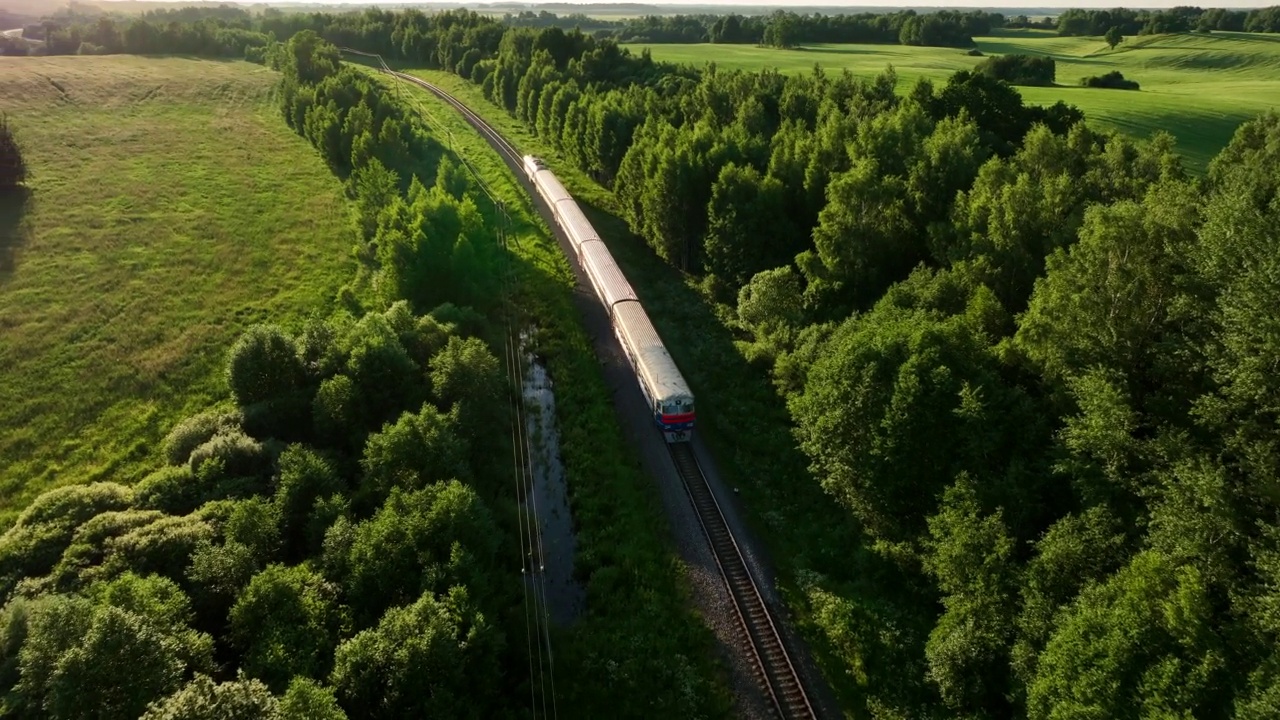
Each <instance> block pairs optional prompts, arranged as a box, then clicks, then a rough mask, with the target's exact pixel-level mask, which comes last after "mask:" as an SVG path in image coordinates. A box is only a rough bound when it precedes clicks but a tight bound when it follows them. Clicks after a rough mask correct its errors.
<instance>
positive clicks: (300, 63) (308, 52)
mask: <svg viewBox="0 0 1280 720" xmlns="http://www.w3.org/2000/svg"><path fill="white" fill-rule="evenodd" d="M341 62H342V56H341V54H339V52H338V48H336V47H334V46H333V45H331V44H329V43H328V42H325V41H324V40H322V39H321V38H320V36H319V35H317V34H316V33H315V32H314V31H312V30H303V31H302V32H300V33H298V34H296V35H294V36H293V37H291V38H289V44H288V46H287V48H286V53H285V67H284V68H283V70H284V71H285V73H286V74H287V75H291V76H293V77H294V78H297V80H298V81H299V82H301V83H305V84H307V85H315V84H317V83H319V82H320V81H321V80H324V79H325V78H327V77H329V76H330V75H333V74H335V73H337V72H338V67H339V65H340V64H341Z"/></svg>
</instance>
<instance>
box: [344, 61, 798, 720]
mask: <svg viewBox="0 0 1280 720" xmlns="http://www.w3.org/2000/svg"><path fill="white" fill-rule="evenodd" d="M344 50H345V49H344ZM359 54H362V55H364V54H367V53H359ZM373 57H377V56H373ZM378 60H379V61H381V58H378ZM382 70H383V72H385V73H387V74H390V75H392V76H394V77H396V78H398V79H401V80H404V81H406V82H409V83H412V84H414V85H417V86H419V87H421V88H423V89H425V90H427V91H429V92H431V93H433V94H434V95H436V96H437V97H439V98H440V99H441V100H443V101H445V102H446V103H448V104H449V105H451V106H452V107H453V108H454V109H456V110H457V111H458V112H459V113H461V114H462V116H463V117H464V118H465V119H466V120H467V122H468V123H469V124H470V125H471V126H472V127H474V128H475V129H476V130H477V131H478V132H479V133H480V134H481V135H482V136H483V137H484V138H485V140H486V141H487V142H488V143H489V144H490V145H492V146H493V147H494V149H495V150H497V151H498V153H499V154H500V155H502V156H503V159H504V160H506V161H507V162H508V163H509V164H510V165H511V166H512V169H513V170H515V171H516V173H517V176H519V174H520V168H521V160H522V155H521V154H520V152H519V150H517V149H516V148H515V146H514V145H512V144H511V143H509V142H507V139H506V138H504V137H502V135H501V134H500V133H498V132H497V131H496V130H494V129H493V128H492V127H491V126H490V125H489V123H488V122H486V121H485V120H484V118H482V117H480V115H479V114H477V113H475V112H474V111H472V110H471V109H470V108H469V107H467V106H466V105H465V104H464V103H463V102H461V101H460V100H458V99H457V98H455V97H453V95H451V94H449V93H448V92H446V91H445V90H443V89H441V88H440V87H438V86H436V85H434V84H432V83H430V82H428V81H426V80H423V79H422V78H418V77H414V76H412V75H407V74H405V73H400V72H395V71H394V70H391V69H390V68H388V67H387V66H386V64H385V63H383V65H382ZM668 447H669V449H670V451H671V458H672V460H673V461H674V463H675V466H676V470H677V471H678V472H679V474H680V479H681V482H682V483H683V484H684V488H685V492H687V493H688V495H689V500H690V502H692V504H693V508H694V510H695V512H696V513H697V515H698V522H699V524H700V525H701V526H702V531H703V533H704V534H705V535H706V538H707V543H708V544H709V545H710V546H711V551H712V555H713V556H714V557H715V560H716V565H717V567H719V569H720V575H721V577H723V578H724V582H725V587H726V589H728V591H729V595H730V597H731V598H732V600H733V610H734V615H735V616H736V618H737V620H738V626H739V627H740V628H741V630H742V635H743V636H744V638H745V639H746V640H747V641H748V642H747V644H746V645H747V649H748V655H749V656H750V658H751V660H752V664H753V670H754V672H755V675H756V680H757V682H759V684H760V687H761V690H762V692H763V693H764V694H765V696H766V698H767V699H768V701H769V704H770V705H771V706H772V708H773V710H774V712H775V713H776V714H777V716H778V717H779V718H783V719H784V720H793V719H799V718H816V717H817V714H816V713H815V712H814V709H813V706H812V704H811V703H810V702H809V697H808V695H807V694H806V693H805V689H804V684H803V683H802V682H801V680H800V675H799V673H797V672H796V669H795V665H794V664H793V663H792V662H791V658H790V656H789V655H788V653H787V649H786V646H785V644H784V643H783V641H782V635H781V633H779V632H778V629H777V626H776V625H775V624H774V622H773V616H772V614H771V613H770V612H769V608H768V606H767V605H765V602H764V597H763V596H762V595H761V594H760V589H759V588H758V587H757V586H756V583H755V579H754V578H752V576H751V571H750V570H749V569H748V567H747V563H746V559H745V558H744V557H743V555H742V551H741V549H739V547H738V542H737V540H735V539H734V537H733V532H732V531H731V530H730V529H729V524H728V522H727V521H726V520H725V517H724V513H723V512H722V511H721V510H720V504H719V502H717V501H716V498H715V495H714V494H713V493H712V492H711V487H710V485H709V484H708V483H707V478H706V475H704V474H703V472H702V468H701V467H700V466H699V465H698V460H697V458H696V457H695V456H694V454H693V448H692V446H691V445H690V444H689V443H672V444H671V445H669V446H668Z"/></svg>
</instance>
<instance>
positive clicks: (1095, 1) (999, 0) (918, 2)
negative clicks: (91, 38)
mask: <svg viewBox="0 0 1280 720" xmlns="http://www.w3.org/2000/svg"><path fill="white" fill-rule="evenodd" d="M229 1H230V2H236V3H240V4H256V3H266V4H269V5H289V4H291V3H300V4H306V5H317V4H323V5H347V4H356V5H370V4H378V2H379V0H229ZM421 2H422V4H424V5H456V6H459V7H482V6H486V5H496V4H502V5H506V4H519V5H527V6H530V7H534V8H536V7H537V6H539V5H574V6H581V7H582V8H583V10H584V11H589V8H590V7H591V6H592V5H618V4H623V3H627V4H640V5H650V6H664V5H665V6H681V5H697V6H702V7H706V6H711V5H715V6H724V7H726V8H729V7H759V6H765V7H821V8H823V9H824V11H827V12H831V11H834V12H839V9H842V8H848V9H849V11H850V12H857V11H859V10H860V9H862V8H868V7H873V8H877V9H884V8H950V9H966V10H967V9H974V8H982V9H992V10H999V9H1001V8H1016V9H1018V10H1046V9H1047V10H1053V11H1055V12H1057V11H1061V10H1063V9H1065V8H1103V9H1108V10H1110V9H1113V8H1117V7H1124V8H1168V7H1174V6H1175V5H1195V6H1198V7H1201V8H1260V7H1270V6H1272V5H1276V4H1280V0H1208V1H1206V2H1195V1H1194V0H1136V1H1134V0H1128V1H1124V2H1117V0H1067V1H1066V2H1062V3H1061V4H1048V3H1044V4H1036V0H1030V1H1028V0H986V1H985V2H975V0H905V1H902V0H900V1H899V2H892V3H891V2H885V1H884V0H878V1H877V0H867V1H866V2H856V1H855V2H848V1H846V2H839V1H838V0H755V1H753V0H653V1H651V2H647V1H646V0H577V1H571V0H542V1H539V0H477V1H476V2H461V1H458V2H454V1H453V0H421ZM381 4H383V5H388V6H399V5H405V4H416V3H415V0H382V3H381ZM828 9H831V10H828Z"/></svg>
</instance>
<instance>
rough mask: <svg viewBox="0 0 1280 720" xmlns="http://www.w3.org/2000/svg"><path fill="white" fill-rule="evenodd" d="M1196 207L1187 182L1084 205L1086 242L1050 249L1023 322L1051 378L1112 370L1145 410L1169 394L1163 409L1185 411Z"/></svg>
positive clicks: (1021, 335)
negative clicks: (1136, 198) (1138, 198)
mask: <svg viewBox="0 0 1280 720" xmlns="http://www.w3.org/2000/svg"><path fill="white" fill-rule="evenodd" d="M1195 206H1196V203H1195V200H1194V191H1193V190H1192V189H1191V188H1190V187H1189V186H1182V185H1165V186H1159V187H1157V188H1155V189H1153V190H1152V191H1151V193H1150V194H1148V196H1147V198H1146V200H1145V202H1143V203H1141V204H1139V203H1135V202H1121V203H1117V204H1115V205H1111V206H1094V207H1092V208H1090V209H1089V210H1088V211H1087V212H1086V213H1085V218H1084V225H1083V226H1082V227H1081V229H1080V240H1079V242H1077V243H1076V244H1075V245H1074V246H1072V247H1070V248H1069V249H1065V250H1064V249H1061V248H1059V249H1058V250H1056V251H1055V252H1054V254H1053V255H1051V256H1050V257H1049V259H1048V261H1047V273H1046V275H1045V277H1044V278H1042V279H1040V280H1038V281H1037V282H1036V289H1035V292H1034V294H1033V295H1032V298H1031V303H1030V306H1029V308H1028V310H1027V313H1026V315H1025V316H1024V317H1023V318H1022V321H1021V323H1020V325H1021V326H1020V327H1019V329H1018V344H1019V346H1020V347H1021V348H1023V349H1024V351H1025V352H1026V353H1027V354H1028V356H1030V357H1031V358H1032V359H1033V360H1034V361H1035V362H1036V363H1037V364H1038V365H1039V366H1040V367H1041V368H1042V369H1043V372H1044V374H1045V376H1046V377H1047V378H1049V379H1056V380H1062V379H1065V378H1067V377H1070V376H1073V375H1077V374H1080V373H1083V372H1084V371H1085V370H1086V369H1089V368H1095V367H1102V368H1106V369H1108V370H1111V371H1113V372H1115V373H1118V374H1119V376H1120V377H1122V378H1124V380H1125V383H1126V387H1125V391H1126V394H1127V395H1128V396H1129V397H1131V398H1133V401H1134V402H1135V404H1136V406H1137V407H1138V408H1139V409H1140V410H1146V409H1147V408H1148V406H1149V405H1150V403H1152V402H1156V403H1157V406H1158V404H1159V403H1160V402H1164V403H1166V404H1167V403H1174V404H1173V405H1172V406H1169V409H1168V410H1167V411H1166V412H1165V415H1167V416H1169V417H1171V418H1172V417H1176V416H1180V415H1183V414H1185V411H1186V407H1187V403H1189V402H1190V401H1191V400H1192V399H1194V397H1195V396H1196V395H1198V388H1197V387H1196V383H1195V379H1194V377H1189V376H1188V373H1187V371H1186V367H1187V363H1186V361H1185V360H1184V358H1186V357H1188V356H1189V355H1188V354H1189V353H1190V354H1194V353H1195V352H1196V351H1195V347H1197V346H1199V345H1200V344H1201V342H1200V341H1198V340H1197V339H1196V338H1195V337H1194V336H1192V337H1187V336H1186V335H1185V334H1184V333H1182V332H1179V330H1180V329H1181V328H1186V327H1192V324H1191V322H1190V319H1189V318H1185V317H1184V315H1185V310H1184V309H1183V308H1185V307H1186V304H1185V302H1183V301H1182V300H1181V297H1182V296H1183V295H1184V294H1185V292H1186V291H1185V290H1184V289H1183V288H1184V287H1185V286H1186V285H1187V281H1186V278H1187V276H1188V273H1189V271H1188V269H1187V268H1186V261H1187V258H1188V255H1189V252H1190V248H1191V245H1192V243H1193V242H1194V237H1195V236H1194V231H1193V223H1194V222H1195V220H1196V210H1195ZM1188 386H1189V387H1188ZM1170 396H1172V397H1170Z"/></svg>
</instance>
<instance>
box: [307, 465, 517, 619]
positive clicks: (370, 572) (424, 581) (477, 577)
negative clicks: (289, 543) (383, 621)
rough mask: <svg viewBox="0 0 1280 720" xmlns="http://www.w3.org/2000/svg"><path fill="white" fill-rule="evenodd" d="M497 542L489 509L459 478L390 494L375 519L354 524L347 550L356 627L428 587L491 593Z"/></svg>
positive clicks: (350, 593) (348, 585) (429, 588)
mask: <svg viewBox="0 0 1280 720" xmlns="http://www.w3.org/2000/svg"><path fill="white" fill-rule="evenodd" d="M496 541H497V534H496V531H495V529H494V527H493V518H492V516H491V515H490V514H489V510H488V508H486V507H485V506H484V503H483V502H482V501H481V500H480V498H479V496H477V495H476V493H475V491H474V490H472V489H471V488H470V487H468V486H466V485H463V484H462V483H460V482H457V481H456V480H453V481H449V482H441V483H438V484H436V485H431V486H429V487H426V488H424V489H422V490H419V491H417V492H403V491H401V490H400V489H399V488H397V489H394V490H392V492H391V496H390V497H389V498H387V501H386V503H384V504H383V506H382V507H381V508H380V509H379V510H378V512H377V514H375V515H374V516H373V517H372V518H370V519H369V520H366V521H364V522H362V523H360V524H359V525H358V526H356V528H355V530H354V532H353V533H352V536H351V538H350V547H349V549H348V550H347V551H346V554H347V560H346V565H347V567H348V568H349V574H348V576H347V577H346V578H345V582H344V584H345V586H346V589H347V598H348V600H349V601H350V602H351V605H352V607H353V609H355V610H356V613H357V617H356V620H357V622H358V623H360V624H363V625H367V624H368V623H371V622H372V621H373V620H374V619H376V618H377V617H378V616H379V615H380V614H381V613H382V612H383V611H384V610H385V609H386V608H388V607H392V606H395V605H403V604H406V603H408V602H409V601H411V600H412V599H413V598H414V597H416V596H418V595H420V594H421V593H422V592H424V591H426V590H434V591H436V592H444V591H445V590H446V589H447V588H448V587H449V586H450V585H452V584H460V585H466V586H467V587H469V588H471V589H472V591H473V593H483V592H487V588H486V586H487V585H488V578H487V576H486V573H487V567H488V564H487V563H488V562H489V559H490V558H492V557H493V554H494V552H496V549H497V545H496V544H495V543H496ZM328 542H329V540H328V538H327V537H326V543H328Z"/></svg>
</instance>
